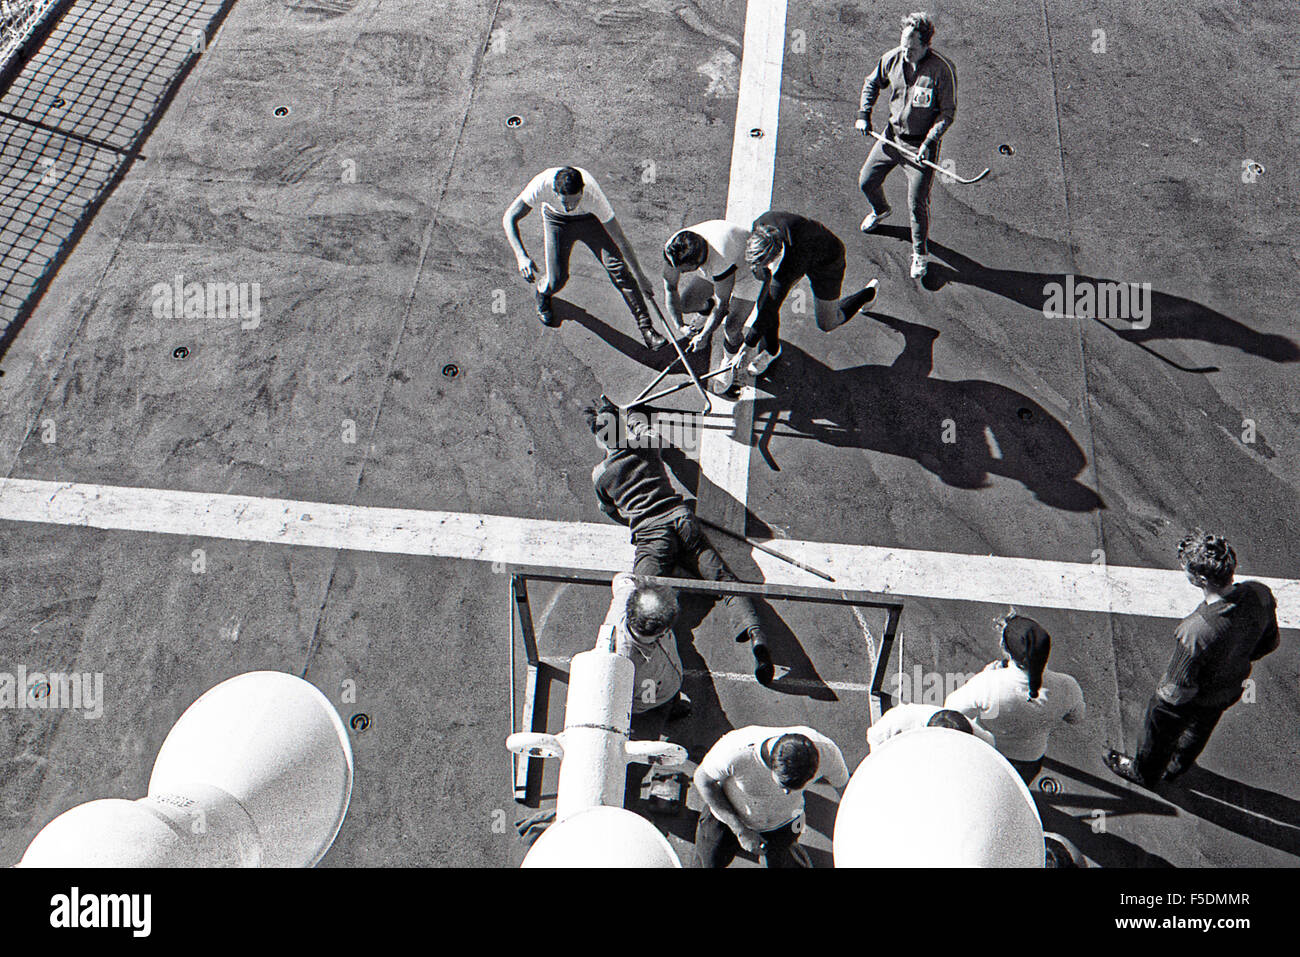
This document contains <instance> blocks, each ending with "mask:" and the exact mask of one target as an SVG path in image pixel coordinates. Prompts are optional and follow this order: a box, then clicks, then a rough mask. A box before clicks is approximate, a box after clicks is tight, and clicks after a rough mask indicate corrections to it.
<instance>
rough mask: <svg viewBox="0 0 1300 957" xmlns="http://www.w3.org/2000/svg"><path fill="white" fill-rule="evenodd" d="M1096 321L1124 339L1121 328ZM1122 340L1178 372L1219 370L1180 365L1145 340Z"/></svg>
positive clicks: (1216, 368)
mask: <svg viewBox="0 0 1300 957" xmlns="http://www.w3.org/2000/svg"><path fill="white" fill-rule="evenodd" d="M1070 318H1074V317H1073V316H1071V317H1070ZM1092 318H1094V319H1097V317H1096V316H1093V317H1092ZM1097 322H1098V323H1100V324H1101V325H1103V326H1105V327H1106V328H1107V329H1109V330H1110V331H1111V332H1113V333H1115V335H1117V336H1119V337H1120V338H1121V339H1124V332H1123V330H1120V329H1116V328H1115V327H1114V326H1112V325H1111V324H1110V323H1108V322H1102V321H1101V320H1100V319H1097ZM1124 341H1125V342H1131V343H1133V345H1135V346H1137V347H1138V348H1139V349H1141V350H1142V351H1143V352H1145V353H1147V354H1148V355H1152V356H1155V357H1156V358H1157V359H1159V360H1160V361H1161V362H1164V363H1167V364H1168V365H1171V366H1173V367H1174V368H1175V369H1177V370H1178V371H1179V372H1192V373H1197V374H1199V375H1204V374H1206V373H1209V372H1218V371H1219V367H1218V366H1198V367H1196V368H1190V367H1188V366H1185V365H1181V364H1180V363H1177V362H1175V361H1174V360H1173V359H1170V358H1169V357H1168V356H1164V355H1161V354H1160V353H1158V352H1156V350H1154V349H1152V348H1151V347H1150V346H1148V345H1147V344H1146V343H1145V342H1138V341H1137V340H1136V339H1124Z"/></svg>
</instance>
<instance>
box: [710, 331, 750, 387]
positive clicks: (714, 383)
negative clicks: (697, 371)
mask: <svg viewBox="0 0 1300 957" xmlns="http://www.w3.org/2000/svg"><path fill="white" fill-rule="evenodd" d="M744 361H745V347H744V346H743V345H742V346H741V347H740V351H739V352H728V351H727V346H726V344H725V343H724V344H723V346H722V370H723V371H721V372H719V373H718V374H717V375H715V376H712V377H710V379H709V391H710V392H712V393H713V394H714V395H727V394H728V393H730V392H731V391H732V390H733V389H735V387H736V369H738V368H739V367H740V366H741V365H742V364H744Z"/></svg>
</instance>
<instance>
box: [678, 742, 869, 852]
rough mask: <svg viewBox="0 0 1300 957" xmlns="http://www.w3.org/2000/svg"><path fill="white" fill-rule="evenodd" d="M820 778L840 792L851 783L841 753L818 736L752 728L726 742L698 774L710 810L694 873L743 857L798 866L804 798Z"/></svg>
mask: <svg viewBox="0 0 1300 957" xmlns="http://www.w3.org/2000/svg"><path fill="white" fill-rule="evenodd" d="M819 778H822V779H825V780H826V781H828V782H829V783H830V784H831V786H832V787H834V788H835V789H836V790H837V791H840V792H843V789H844V788H845V787H847V786H848V783H849V770H848V768H847V767H846V766H845V764H844V756H843V755H842V754H841V753H840V749H839V748H838V747H837V746H836V744H835V742H834V741H832V740H831V739H830V738H828V737H826V736H825V735H824V734H822V733H820V732H819V731H814V730H813V729H812V728H807V727H802V726H799V727H792V728H764V727H757V726H750V727H747V728H739V729H737V730H735V731H731V732H729V733H728V734H724V735H723V736H722V737H721V738H719V739H718V743H717V744H715V745H714V746H713V747H712V748H710V749H709V753H708V754H706V755H705V756H704V760H702V761H701V762H700V766H699V768H698V769H697V770H696V772H695V788H696V790H698V791H699V792H700V796H701V797H702V798H703V799H704V802H705V808H704V810H703V811H701V812H700V820H699V824H698V825H697V827H696V829H695V866H696V867H711V868H716V867H726V866H727V865H728V864H730V863H731V862H732V861H733V860H735V857H736V854H737V852H739V851H740V850H742V849H743V850H745V851H748V852H750V853H752V854H757V855H759V857H760V858H761V859H762V862H763V864H764V866H766V867H793V866H797V865H798V863H799V859H798V856H797V854H798V852H797V851H796V850H795V848H796V845H797V844H798V843H799V835H800V834H801V833H802V832H803V811H804V797H803V792H804V788H806V787H808V786H809V785H810V784H812V783H813V782H814V781H816V780H818V779H819Z"/></svg>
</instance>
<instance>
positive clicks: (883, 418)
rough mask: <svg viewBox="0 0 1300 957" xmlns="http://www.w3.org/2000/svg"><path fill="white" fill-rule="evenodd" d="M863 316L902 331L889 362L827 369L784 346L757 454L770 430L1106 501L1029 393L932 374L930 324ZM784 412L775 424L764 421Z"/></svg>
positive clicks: (762, 409) (1076, 501)
mask: <svg viewBox="0 0 1300 957" xmlns="http://www.w3.org/2000/svg"><path fill="white" fill-rule="evenodd" d="M869 317H870V318H871V319H874V320H876V321H877V322H879V323H881V324H882V325H884V326H886V327H888V328H890V329H893V330H894V331H896V332H898V333H901V334H902V336H903V339H904V344H903V349H902V351H901V352H900V353H899V354H898V356H897V358H895V359H894V361H893V362H892V363H891V364H890V365H887V366H885V365H863V366H857V367H855V368H851V369H840V370H836V369H831V368H829V367H827V366H826V365H824V364H823V363H822V362H820V361H819V360H817V359H815V358H813V357H812V356H811V355H809V354H808V353H807V352H804V351H803V350H802V349H800V348H799V347H797V346H795V345H793V344H791V343H789V342H787V343H784V344H783V346H782V353H781V356H782V358H781V362H780V364H778V365H776V366H774V367H773V374H772V376H771V379H770V383H771V388H772V391H773V393H774V395H773V396H772V397H771V398H763V399H759V400H758V401H757V402H756V403H755V406H754V415H755V421H756V422H757V421H759V420H760V419H762V418H763V417H764V416H766V417H767V419H768V421H767V422H765V423H764V425H763V427H762V434H761V437H760V440H759V448H760V452H761V453H762V454H763V455H764V457H765V458H766V459H768V460H769V462H770V463H772V464H775V460H774V458H773V456H772V453H771V450H770V448H769V447H768V442H769V440H770V438H771V436H772V435H773V434H778V435H790V434H794V435H797V436H799V437H805V438H811V439H814V440H816V441H818V442H823V443H825V444H827V445H833V446H840V447H850V448H861V449H869V450H872V451H876V452H884V453H887V454H889V455H897V456H901V457H904V458H910V459H914V460H915V461H916V462H918V463H919V464H920V465H921V466H922V467H924V468H925V469H927V470H928V471H930V472H932V473H934V474H935V475H936V476H938V478H939V479H941V480H942V481H943V482H944V483H946V484H948V485H951V486H954V487H957V488H966V489H978V488H985V487H987V486H988V484H989V476H990V475H1001V476H1005V477H1007V478H1011V479H1015V480H1016V481H1018V482H1020V483H1021V484H1023V485H1024V486H1025V487H1026V488H1028V489H1030V490H1031V491H1032V492H1033V493H1034V496H1035V497H1036V498H1037V499H1038V500H1039V501H1041V502H1044V503H1045V504H1047V505H1050V506H1052V507H1054V508H1060V509H1064V510H1066V511H1072V512H1089V511H1093V510H1095V509H1100V508H1104V507H1105V503H1104V502H1103V501H1102V500H1101V497H1100V496H1099V495H1098V494H1097V493H1096V492H1095V491H1093V490H1092V489H1091V488H1089V487H1087V486H1086V485H1083V484H1082V483H1080V482H1079V481H1078V479H1077V476H1078V475H1079V473H1080V472H1082V471H1083V469H1084V467H1085V466H1086V465H1087V458H1086V457H1085V456H1084V454H1083V450H1082V449H1081V448H1080V447H1079V445H1078V443H1077V442H1075V441H1074V438H1073V437H1072V436H1071V435H1070V433H1069V431H1068V430H1067V429H1066V428H1065V426H1063V425H1062V424H1061V423H1060V422H1059V421H1057V420H1056V418H1055V417H1054V416H1053V415H1052V414H1051V413H1050V412H1049V411H1048V410H1047V409H1045V408H1043V407H1042V406H1041V405H1039V404H1038V403H1037V402H1035V401H1034V400H1033V399H1031V398H1029V397H1028V396H1026V395H1024V394H1022V393H1020V392H1017V391H1015V390H1014V389H1011V388H1008V387H1007V386H1004V385H1001V384H999V383H996V382H988V381H985V380H983V379H962V380H955V381H954V380H948V379H937V378H933V377H932V376H931V372H932V371H933V367H934V342H935V340H936V339H937V338H938V337H939V333H938V331H937V330H935V329H932V328H930V327H929V326H924V325H921V324H919V323H915V322H908V321H906V320H903V319H896V318H894V317H892V316H888V315H884V314H881V313H875V312H873V313H870V314H869ZM782 413H788V419H787V420H786V421H784V422H780V423H775V424H776V425H788V427H789V428H790V429H792V430H793V433H791V432H782V431H778V430H777V429H776V428H775V427H774V423H773V422H772V421H771V420H773V419H776V418H777V417H779V416H781V415H782Z"/></svg>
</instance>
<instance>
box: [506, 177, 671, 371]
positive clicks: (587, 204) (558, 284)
mask: <svg viewBox="0 0 1300 957" xmlns="http://www.w3.org/2000/svg"><path fill="white" fill-rule="evenodd" d="M537 206H541V207H542V225H543V235H544V236H545V249H546V278H545V279H542V280H541V281H540V282H537V280H538V275H537V264H536V263H534V262H533V260H532V259H531V258H530V257H529V255H528V251H527V250H526V249H524V243H523V240H522V239H521V238H520V237H519V223H520V221H521V220H522V219H523V218H524V217H525V216H527V215H528V214H529V213H530V212H532V211H533V209H534V207H537ZM501 225H502V226H503V227H504V229H505V231H506V239H507V240H508V241H509V242H510V248H511V249H512V250H514V254H515V263H516V265H517V266H518V267H519V274H520V275H521V276H523V277H524V279H525V280H526V281H527V282H537V286H536V290H535V292H536V295H537V314H538V316H539V318H540V319H541V321H542V325H545V326H554V325H557V323H556V321H555V317H554V315H553V313H552V312H551V297H552V296H554V295H555V294H556V293H558V292H559V291H560V290H561V289H563V288H564V284H565V283H566V282H568V280H569V254H570V253H571V252H572V251H573V244H574V243H575V242H581V243H583V244H584V245H585V246H586V247H587V248H588V249H590V250H591V251H592V253H593V254H594V255H595V256H596V257H597V258H598V259H599V260H600V262H601V265H602V266H604V267H605V272H606V273H608V274H609V281H610V282H612V283H613V284H614V288H616V289H617V290H618V291H619V293H621V294H622V296H623V301H624V302H626V303H627V307H628V309H630V310H631V312H632V315H633V317H634V318H635V319H636V324H637V328H638V329H640V330H641V338H642V340H643V341H644V342H645V344H646V348H648V349H659V348H661V347H662V346H664V345H667V343H668V340H667V339H665V338H664V337H663V336H661V335H659V333H657V332H655V330H654V326H653V325H652V324H651V322H650V312H649V310H648V309H647V308H646V302H645V297H646V296H648V297H649V298H651V299H653V298H654V287H653V286H652V285H651V283H650V280H649V279H647V278H646V275H645V273H644V272H643V271H642V270H641V264H640V263H639V262H638V261H637V258H636V251H635V250H634V249H633V248H632V244H631V243H629V242H628V240H627V236H626V235H624V233H623V227H622V226H620V225H619V222H618V217H617V216H615V215H614V210H613V207H611V206H610V205H609V200H607V199H606V198H605V193H604V191H603V190H602V189H601V188H600V184H599V183H597V182H596V178H595V177H594V176H592V175H591V174H590V173H588V172H587V171H586V170H585V169H583V168H582V167H581V166H553V167H551V168H550V169H546V170H542V172H540V173H538V174H537V175H536V176H534V177H533V178H532V180H531V181H530V182H529V183H528V185H527V186H525V187H524V191H523V192H522V193H520V194H519V195H518V196H516V197H515V201H514V202H513V203H511V204H510V208H509V209H507V210H506V213H505V216H504V217H502V220H501ZM629 267H630V268H629Z"/></svg>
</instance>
